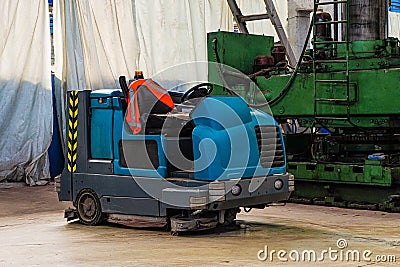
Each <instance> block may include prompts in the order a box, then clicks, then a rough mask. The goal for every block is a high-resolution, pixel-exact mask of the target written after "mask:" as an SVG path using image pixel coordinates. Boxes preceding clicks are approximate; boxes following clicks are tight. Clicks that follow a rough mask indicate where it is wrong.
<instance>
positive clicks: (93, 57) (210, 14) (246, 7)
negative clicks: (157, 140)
mask: <svg viewBox="0 0 400 267" xmlns="http://www.w3.org/2000/svg"><path fill="white" fill-rule="evenodd" d="M277 2H281V3H283V2H284V1H277ZM238 3H239V5H240V6H241V7H242V9H243V12H244V13H253V14H254V13H260V12H264V11H265V6H264V1H255V0H252V1H248V0H241V1H238ZM277 9H278V11H279V13H280V15H281V16H282V17H285V14H286V6H285V5H282V4H278V5H277ZM54 16H55V17H54V21H55V44H56V76H57V78H58V79H59V80H61V81H63V82H64V83H63V88H64V89H84V88H91V89H94V90H95V89H99V88H107V87H111V88H114V87H115V86H118V84H117V80H118V76H120V75H126V76H128V77H131V76H132V75H133V72H134V70H135V69H141V70H143V71H144V73H145V75H146V76H151V75H153V74H155V73H157V72H158V71H161V70H163V69H165V68H167V67H170V66H173V65H175V64H180V63H183V62H191V61H205V60H207V57H206V54H207V51H206V34H207V32H209V31H217V30H219V29H220V30H230V31H232V30H233V18H232V15H231V13H230V10H229V8H228V5H227V3H226V0H180V1H176V0H151V1H148V0H58V1H56V2H55V15H54ZM248 24H249V30H250V31H251V32H254V33H268V34H274V30H273V27H272V25H271V23H270V22H268V21H263V22H249V23H248Z"/></svg>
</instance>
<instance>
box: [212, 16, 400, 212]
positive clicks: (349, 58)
mask: <svg viewBox="0 0 400 267" xmlns="http://www.w3.org/2000/svg"><path fill="white" fill-rule="evenodd" d="M315 11H316V10H315ZM315 14H316V12H314V20H313V22H312V23H313V24H312V26H313V27H311V26H310V32H309V37H310V35H312V43H313V46H314V49H309V50H306V49H304V51H303V54H302V57H301V59H300V61H299V63H298V64H297V66H296V67H295V68H289V67H288V66H287V65H283V66H282V65H279V64H275V66H272V67H269V68H268V69H265V70H264V72H257V73H254V70H253V62H254V59H255V57H256V56H258V55H265V56H271V50H272V48H273V46H274V42H273V37H269V36H259V35H251V34H237V33H230V32H214V33H209V34H208V59H209V61H210V62H217V63H221V64H210V67H209V79H210V81H213V82H219V83H220V84H224V87H225V88H224V87H222V86H221V87H219V88H218V90H215V93H216V94H227V93H235V90H239V89H238V88H239V87H240V86H242V88H241V89H240V90H241V91H242V92H241V93H240V94H241V95H242V96H243V97H244V98H246V100H247V102H248V103H250V104H254V105H257V103H258V101H259V99H255V98H254V94H252V93H251V92H249V91H250V90H251V88H254V86H255V85H257V87H258V88H259V89H260V91H261V93H260V94H261V95H262V97H263V99H262V101H261V102H260V103H261V104H259V106H265V107H264V110H265V111H269V109H270V110H271V111H272V113H273V115H274V117H275V118H276V119H277V120H278V121H279V122H280V123H281V124H282V126H283V128H284V130H285V133H286V134H285V138H286V146H287V157H288V170H289V171H290V172H291V173H293V174H294V175H295V177H296V179H297V181H298V183H297V187H296V192H295V194H294V195H293V196H294V198H293V201H296V202H302V203H314V204H328V205H335V206H342V207H355V208H368V209H380V210H391V211H400V201H399V199H400V108H399V102H398V101H399V100H400V46H399V40H398V39H396V38H387V39H384V40H367V41H350V39H349V36H344V37H343V40H340V41H338V40H333V39H329V38H321V37H320V36H318V34H317V32H316V30H315V28H316V27H317V25H323V24H327V25H331V24H340V23H342V24H344V26H343V27H347V29H348V26H346V24H348V19H342V20H341V21H330V22H316V19H315V16H316V15H315ZM347 15H348V14H347ZM312 29H314V30H312ZM347 32H349V31H347ZM275 63H276V62H275ZM224 65H228V66H230V67H233V68H235V69H237V70H239V71H240V72H242V73H244V74H246V75H247V76H248V77H249V78H250V80H251V82H250V83H252V84H253V85H252V84H249V85H247V86H245V87H244V89H243V85H240V86H239V85H238V84H235V79H229V75H231V74H230V73H231V71H228V70H227V68H226V67H225V66H224ZM221 80H222V81H221ZM260 94H258V98H259V96H260ZM263 101H264V102H267V103H268V105H266V104H262V102H263ZM288 122H289V123H291V127H288Z"/></svg>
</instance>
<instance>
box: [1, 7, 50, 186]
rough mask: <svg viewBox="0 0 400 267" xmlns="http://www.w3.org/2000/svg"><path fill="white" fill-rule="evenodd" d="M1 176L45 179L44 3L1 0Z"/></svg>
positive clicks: (47, 142) (47, 35) (47, 118)
mask: <svg viewBox="0 0 400 267" xmlns="http://www.w3.org/2000/svg"><path fill="white" fill-rule="evenodd" d="M0 25H1V27H0V114H1V115H0V181H2V180H6V179H7V180H14V181H25V182H26V183H28V184H30V185H35V184H42V183H46V180H45V179H46V178H48V177H49V176H50V175H49V163H48V155H47V149H48V147H49V145H50V142H51V136H52V98H51V76H50V74H51V66H50V64H51V62H50V32H49V13H48V4H47V1H44V0H29V1H26V0H1V1H0Z"/></svg>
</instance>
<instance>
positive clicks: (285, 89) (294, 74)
mask: <svg viewBox="0 0 400 267" xmlns="http://www.w3.org/2000/svg"><path fill="white" fill-rule="evenodd" d="M313 25H314V19H312V20H311V23H310V27H309V28H308V33H307V37H306V40H305V42H304V45H303V49H302V51H301V55H300V58H299V61H298V62H297V64H296V68H295V69H294V71H293V73H292V75H291V76H290V79H289V81H288V83H287V84H286V86H285V88H284V89H283V90H282V91H281V92H280V93H279V95H278V96H277V97H275V98H274V99H272V100H271V101H268V102H267V103H265V104H261V105H249V106H250V107H252V108H262V107H265V106H268V105H274V104H276V103H277V102H279V101H280V100H281V99H282V97H283V96H285V95H286V94H287V92H288V91H289V89H290V87H292V85H293V82H294V81H295V79H296V77H297V74H298V72H299V69H300V65H301V62H302V61H303V58H304V53H305V52H306V49H307V46H308V41H309V40H310V36H311V32H312V29H313Z"/></svg>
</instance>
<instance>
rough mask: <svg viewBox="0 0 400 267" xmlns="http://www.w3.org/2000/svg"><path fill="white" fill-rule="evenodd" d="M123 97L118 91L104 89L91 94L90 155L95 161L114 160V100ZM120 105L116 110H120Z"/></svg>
mask: <svg viewBox="0 0 400 267" xmlns="http://www.w3.org/2000/svg"><path fill="white" fill-rule="evenodd" d="M120 96H122V92H121V91H120V90H116V89H102V90H97V91H93V92H92V93H91V94H90V108H91V114H92V119H91V125H90V140H91V146H90V154H91V157H92V158H95V159H113V117H114V104H115V103H114V102H115V101H114V100H115V99H118V97H120ZM118 106H119V104H117V106H116V107H115V108H118Z"/></svg>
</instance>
